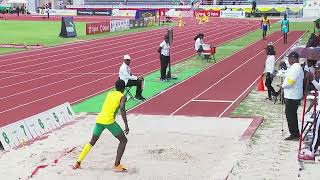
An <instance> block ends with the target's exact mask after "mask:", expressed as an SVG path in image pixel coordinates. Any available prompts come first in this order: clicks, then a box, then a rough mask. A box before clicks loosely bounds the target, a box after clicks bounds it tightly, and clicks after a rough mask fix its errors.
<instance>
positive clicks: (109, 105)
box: [96, 91, 123, 124]
mask: <svg viewBox="0 0 320 180" xmlns="http://www.w3.org/2000/svg"><path fill="white" fill-rule="evenodd" d="M122 97H123V94H122V93H121V92H119V91H112V92H109V93H108V95H107V97H106V99H105V101H104V103H103V106H102V109H101V112H100V113H99V114H98V116H97V119H96V123H98V124H112V123H114V121H115V117H116V114H117V113H118V110H119V107H120V101H121V98H122Z"/></svg>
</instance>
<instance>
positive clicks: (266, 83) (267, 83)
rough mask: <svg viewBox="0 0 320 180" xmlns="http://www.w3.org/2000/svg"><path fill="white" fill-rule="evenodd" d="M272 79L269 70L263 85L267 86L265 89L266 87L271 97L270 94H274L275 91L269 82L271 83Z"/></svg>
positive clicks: (269, 95)
mask: <svg viewBox="0 0 320 180" xmlns="http://www.w3.org/2000/svg"><path fill="white" fill-rule="evenodd" d="M272 81H273V77H272V75H271V74H270V73H269V72H267V74H266V82H265V85H266V87H267V89H268V97H269V98H271V95H272V94H275V93H276V91H275V90H274V88H273V87H272V85H271V84H272Z"/></svg>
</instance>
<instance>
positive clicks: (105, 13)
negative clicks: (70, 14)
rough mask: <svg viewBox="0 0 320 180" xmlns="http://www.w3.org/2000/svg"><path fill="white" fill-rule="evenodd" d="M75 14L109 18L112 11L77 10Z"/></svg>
mask: <svg viewBox="0 0 320 180" xmlns="http://www.w3.org/2000/svg"><path fill="white" fill-rule="evenodd" d="M77 14H78V15H85V16H111V15H112V10H103V9H83V10H77Z"/></svg>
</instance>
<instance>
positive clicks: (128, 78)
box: [119, 54, 145, 100]
mask: <svg viewBox="0 0 320 180" xmlns="http://www.w3.org/2000/svg"><path fill="white" fill-rule="evenodd" d="M130 62H131V57H130V56H129V55H128V54H127V55H124V56H123V64H122V65H121V66H120V69H119V79H121V80H123V81H124V82H125V83H126V87H131V86H136V87H137V89H136V95H135V98H136V99H138V100H145V98H144V97H143V96H142V91H143V89H142V83H143V80H144V79H143V77H137V76H135V75H132V73H131V70H130V67H129V64H130Z"/></svg>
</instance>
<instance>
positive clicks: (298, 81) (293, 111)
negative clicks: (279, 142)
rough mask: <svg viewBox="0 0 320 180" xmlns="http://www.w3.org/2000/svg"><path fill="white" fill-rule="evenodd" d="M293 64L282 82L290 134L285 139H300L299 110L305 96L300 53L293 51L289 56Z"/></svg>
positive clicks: (290, 62)
mask: <svg viewBox="0 0 320 180" xmlns="http://www.w3.org/2000/svg"><path fill="white" fill-rule="evenodd" d="M288 58H289V59H288V61H289V64H290V65H291V66H290V68H289V70H288V72H287V75H286V77H285V79H284V82H283V84H282V88H283V90H284V98H285V106H286V109H285V113H286V118H287V122H288V128H289V132H290V136H289V137H287V138H286V139H285V140H298V138H299V127H298V115H297V110H298V107H299V105H300V101H301V99H302V96H303V78H304V72H303V69H302V67H301V65H300V64H299V54H298V53H296V52H291V53H290V54H289V56H288Z"/></svg>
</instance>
